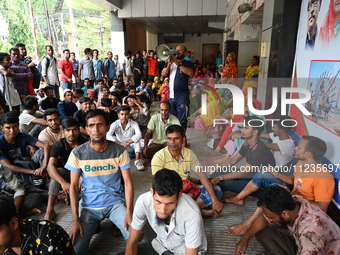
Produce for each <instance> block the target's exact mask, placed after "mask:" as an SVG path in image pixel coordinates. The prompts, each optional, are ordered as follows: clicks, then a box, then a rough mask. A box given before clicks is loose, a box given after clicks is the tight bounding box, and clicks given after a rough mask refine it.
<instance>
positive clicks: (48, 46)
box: [45, 45, 53, 50]
mask: <svg viewBox="0 0 340 255" xmlns="http://www.w3.org/2000/svg"><path fill="white" fill-rule="evenodd" d="M47 48H51V49H53V46H52V45H46V46H45V50H47Z"/></svg>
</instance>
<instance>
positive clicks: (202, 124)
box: [189, 81, 221, 130]
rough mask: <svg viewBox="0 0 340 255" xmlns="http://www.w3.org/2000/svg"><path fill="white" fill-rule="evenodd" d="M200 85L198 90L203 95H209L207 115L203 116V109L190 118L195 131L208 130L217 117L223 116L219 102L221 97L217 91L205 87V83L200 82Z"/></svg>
mask: <svg viewBox="0 0 340 255" xmlns="http://www.w3.org/2000/svg"><path fill="white" fill-rule="evenodd" d="M198 84H199V85H198V87H197V88H198V89H200V90H201V91H202V94H208V103H207V113H206V114H202V108H200V109H199V110H197V111H196V112H194V113H193V114H192V115H191V116H189V119H190V122H191V123H194V129H196V130H207V128H208V127H209V126H211V125H212V124H213V121H214V119H216V116H218V115H221V107H220V105H219V104H218V101H217V100H218V98H217V97H219V96H218V94H217V92H216V90H215V89H214V88H211V87H210V86H207V85H205V84H204V81H200V82H199V83H198Z"/></svg>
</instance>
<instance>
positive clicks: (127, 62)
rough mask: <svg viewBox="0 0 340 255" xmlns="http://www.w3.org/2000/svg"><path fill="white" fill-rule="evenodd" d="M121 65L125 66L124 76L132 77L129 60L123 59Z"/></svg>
mask: <svg viewBox="0 0 340 255" xmlns="http://www.w3.org/2000/svg"><path fill="white" fill-rule="evenodd" d="M123 64H125V73H126V75H132V71H131V63H130V59H127V58H124V61H123Z"/></svg>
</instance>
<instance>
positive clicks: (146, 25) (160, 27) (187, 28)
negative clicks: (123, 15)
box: [126, 16, 225, 34]
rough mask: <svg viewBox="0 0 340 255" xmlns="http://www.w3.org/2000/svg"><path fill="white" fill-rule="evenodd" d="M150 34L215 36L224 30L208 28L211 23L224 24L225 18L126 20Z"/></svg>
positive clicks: (146, 18) (182, 17)
mask: <svg viewBox="0 0 340 255" xmlns="http://www.w3.org/2000/svg"><path fill="white" fill-rule="evenodd" d="M126 20H127V21H128V22H129V23H131V24H134V25H135V26H138V27H140V28H142V29H144V30H146V31H148V32H150V33H154V34H166V33H183V34H214V33H222V32H223V27H222V29H217V28H212V27H209V26H208V23H209V22H210V23H211V22H223V23H224V20H225V16H173V17H138V18H128V19H126Z"/></svg>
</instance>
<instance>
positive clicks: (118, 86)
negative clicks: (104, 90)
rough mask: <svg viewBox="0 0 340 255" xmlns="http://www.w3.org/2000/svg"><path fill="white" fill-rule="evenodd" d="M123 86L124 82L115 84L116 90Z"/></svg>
mask: <svg viewBox="0 0 340 255" xmlns="http://www.w3.org/2000/svg"><path fill="white" fill-rule="evenodd" d="M124 86H125V84H124V82H122V81H120V82H118V83H117V89H121V88H123V87H124Z"/></svg>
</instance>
